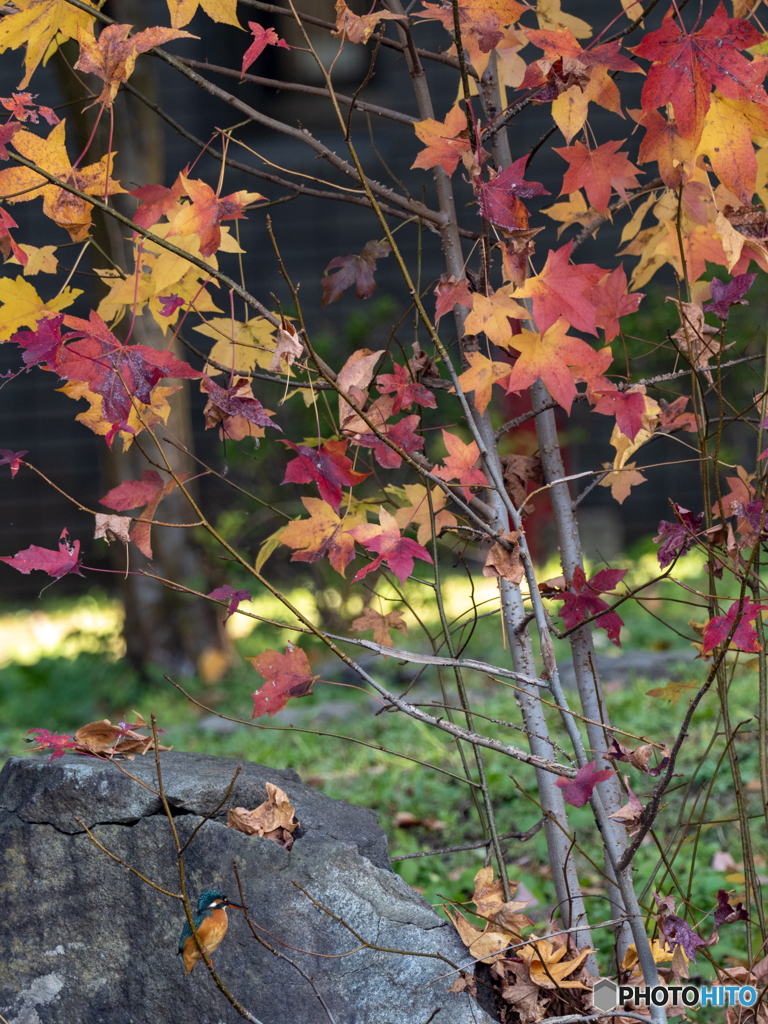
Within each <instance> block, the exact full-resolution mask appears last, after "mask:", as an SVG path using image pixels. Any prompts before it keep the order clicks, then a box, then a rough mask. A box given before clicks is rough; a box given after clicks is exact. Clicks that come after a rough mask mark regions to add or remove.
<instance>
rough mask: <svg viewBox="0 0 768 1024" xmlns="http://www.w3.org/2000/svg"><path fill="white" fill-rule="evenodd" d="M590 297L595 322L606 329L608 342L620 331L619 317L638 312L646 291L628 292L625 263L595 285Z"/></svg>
mask: <svg viewBox="0 0 768 1024" xmlns="http://www.w3.org/2000/svg"><path fill="white" fill-rule="evenodd" d="M589 298H590V301H591V303H592V305H593V306H594V307H595V323H596V324H597V326H598V327H602V328H603V330H604V331H605V341H606V344H607V343H608V342H609V341H613V339H614V338H615V337H616V335H617V334H618V333H619V331H620V327H619V318H620V317H622V316H626V315H627V314H628V313H636V312H637V310H638V308H639V306H640V302H641V300H642V299H644V298H645V292H632V294H631V295H628V294H627V275H626V274H625V273H624V266H623V264H619V266H618V267H616V269H615V270H613V271H611V273H610V274H608V275H607V276H606V277H604V278H603V280H602V281H601V282H600V283H599V284H596V285H593V287H592V290H591V291H590V293H589Z"/></svg>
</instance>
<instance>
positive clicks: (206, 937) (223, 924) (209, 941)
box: [182, 907, 229, 974]
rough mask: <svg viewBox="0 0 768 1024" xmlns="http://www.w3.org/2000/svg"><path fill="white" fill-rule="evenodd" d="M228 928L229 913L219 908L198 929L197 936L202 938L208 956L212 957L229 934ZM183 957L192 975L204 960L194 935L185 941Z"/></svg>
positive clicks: (188, 971)
mask: <svg viewBox="0 0 768 1024" xmlns="http://www.w3.org/2000/svg"><path fill="white" fill-rule="evenodd" d="M228 927H229V921H228V920H227V911H226V909H225V908H224V907H217V908H216V909H215V910H212V911H211V913H210V914H208V916H207V917H205V918H204V919H203V921H202V923H201V924H200V927H199V928H198V929H197V934H198V935H199V936H200V941H201V942H202V944H203V945H204V946H205V951H206V953H207V954H208V956H211V955H212V954H213V952H214V951H215V950H216V949H217V948H218V946H219V944H220V943H221V940H222V939H223V938H224V936H225V935H226V934H227V928H228ZM182 956H183V958H184V966H185V967H186V970H187V974H189V973H190V971H191V970H192V968H193V967H194V966H195V964H197V963H199V962H200V961H201V960H202V959H203V957H202V954H201V952H200V950H199V949H198V948H197V943H196V942H195V937H194V935H190V936H189V938H187V939H186V940H185V942H184V947H183V949H182Z"/></svg>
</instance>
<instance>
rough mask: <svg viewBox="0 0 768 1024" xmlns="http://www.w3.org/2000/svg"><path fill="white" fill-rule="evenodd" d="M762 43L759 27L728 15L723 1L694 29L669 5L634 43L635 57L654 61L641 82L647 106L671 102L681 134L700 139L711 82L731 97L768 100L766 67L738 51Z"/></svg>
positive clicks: (761, 101)
mask: <svg viewBox="0 0 768 1024" xmlns="http://www.w3.org/2000/svg"><path fill="white" fill-rule="evenodd" d="M761 42H763V36H762V35H761V34H760V32H758V30H757V29H756V28H755V27H754V26H753V25H751V24H750V23H749V22H748V21H746V20H745V19H744V18H729V17H728V15H727V14H726V11H725V7H724V6H723V4H722V3H720V4H719V5H718V7H717V10H716V11H715V13H714V14H713V15H712V16H711V17H710V18H707V20H706V21H705V22H704V24H703V25H702V27H701V28H700V29H699V31H698V32H695V33H693V34H690V33H688V32H686V30H685V28H684V26H683V24H682V18H679V19H678V18H676V17H675V10H674V9H673V8H670V10H669V11H668V12H667V14H666V15H665V17H664V22H663V24H662V26H661V28H660V29H657V30H656V31H655V32H649V33H648V34H647V35H646V36H645V37H644V38H643V39H642V41H641V42H640V45H639V46H635V47H633V51H632V52H633V53H634V54H635V55H636V56H638V57H645V58H646V59H647V60H652V61H653V62H654V63H653V65H652V67H651V69H650V71H649V72H648V77H647V78H646V80H645V85H644V86H643V95H642V99H641V103H642V107H643V110H652V109H653V108H654V107H663V106H664V105H665V104H667V103H670V102H671V103H672V105H673V107H674V109H675V117H676V118H677V124H678V127H679V130H680V134H681V135H682V136H683V138H685V139H691V140H694V141H695V142H698V139H699V137H700V136H701V132H702V129H703V126H704V117H705V116H706V113H707V111H708V110H709V104H710V90H711V87H712V86H713V85H714V86H715V88H716V89H717V90H718V91H719V92H720V93H721V94H722V95H723V96H727V97H728V99H740V100H748V101H750V102H752V103H760V104H763V105H764V104H766V103H768V97H766V94H765V90H764V89H763V84H762V83H763V77H764V74H765V68H764V67H762V65H761V64H760V62H759V61H755V62H751V61H748V60H747V59H746V57H743V56H742V55H741V54H740V53H739V50H744V49H746V48H747V47H750V46H756V45H757V44H758V43H761Z"/></svg>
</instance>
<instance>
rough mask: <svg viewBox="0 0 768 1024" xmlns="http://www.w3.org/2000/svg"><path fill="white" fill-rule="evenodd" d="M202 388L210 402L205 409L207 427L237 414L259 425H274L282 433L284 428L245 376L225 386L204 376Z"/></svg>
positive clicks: (224, 423) (216, 424) (224, 422)
mask: <svg viewBox="0 0 768 1024" xmlns="http://www.w3.org/2000/svg"><path fill="white" fill-rule="evenodd" d="M200 390H201V391H204V392H205V393H206V394H207V395H208V402H207V404H206V406H205V409H204V410H203V412H204V414H205V429H206V430H208V429H209V428H210V427H215V426H218V424H220V423H221V424H223V425H224V428H225V429H226V421H227V420H228V419H231V418H233V417H235V416H242V417H243V418H244V419H246V420H248V422H249V423H254V424H255V425H256V426H257V427H274V428H275V430H279V431H280V433H282V431H283V428H282V427H280V426H278V424H277V423H275V422H274V421H273V420H272V418H271V416H270V415H269V413H268V412H267V410H266V409H265V408H264V406H263V405H262V404H261V402H260V401H259V400H258V398H254V397H253V391H252V389H251V384H250V381H248V380H247V378H245V377H240V378H238V379H237V380H236V381H235V383H234V385H233V387H231V388H223V387H221V386H220V385H219V384H217V383H216V382H215V381H213V380H211V378H210V377H203V379H202V381H201V382H200Z"/></svg>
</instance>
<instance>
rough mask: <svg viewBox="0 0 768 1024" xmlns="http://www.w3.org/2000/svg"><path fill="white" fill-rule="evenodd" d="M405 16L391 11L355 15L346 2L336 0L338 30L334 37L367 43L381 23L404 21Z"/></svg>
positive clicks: (333, 33)
mask: <svg viewBox="0 0 768 1024" xmlns="http://www.w3.org/2000/svg"><path fill="white" fill-rule="evenodd" d="M403 17H404V15H402V14H392V13H391V12H390V11H374V12H373V14H363V15H359V14H354V13H353V12H352V11H350V9H349V8H348V7H347V5H346V4H345V3H344V0H336V28H335V30H334V31H332V32H331V35H333V36H341V37H342V39H348V40H349V41H350V43H367V42H368V40H369V39H370V38H371V36H372V35H373V31H374V29H375V28H376V26H377V25H378V23H379V22H380V21H383V20H384V19H385V18H387V19H392V20H398V19H400V20H402V19H403Z"/></svg>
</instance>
